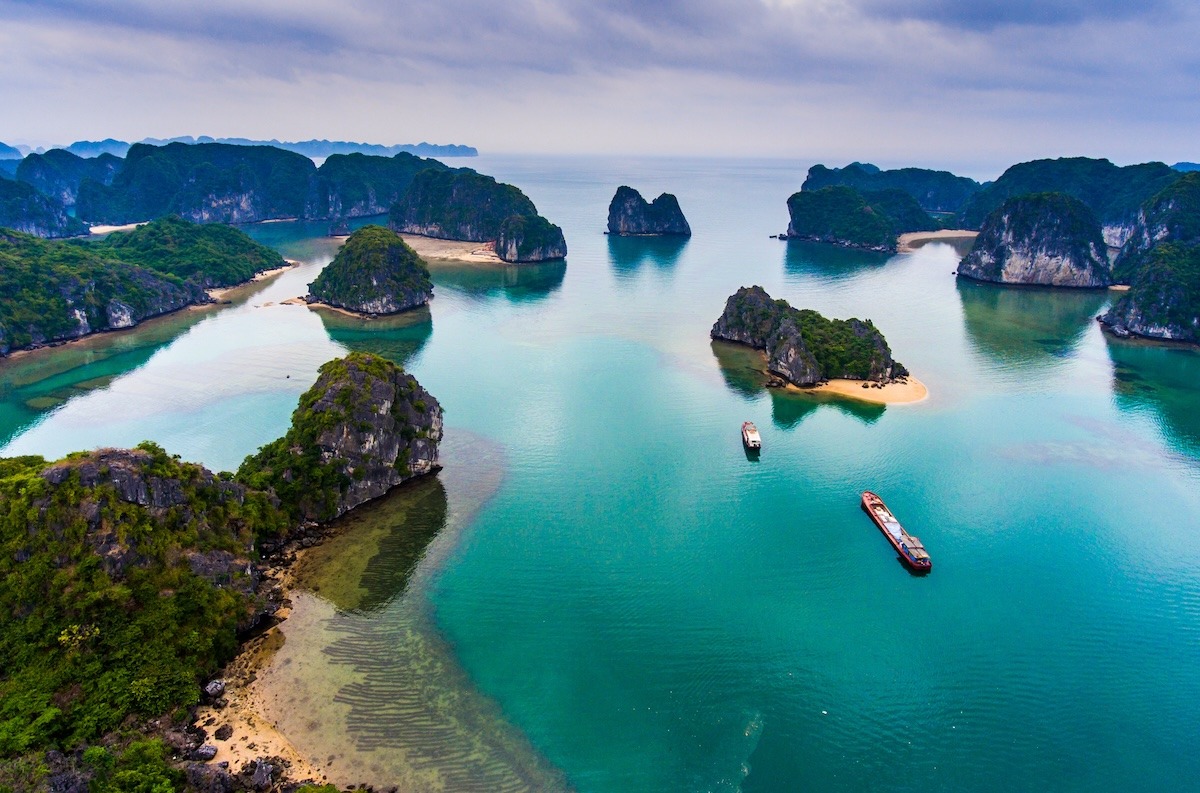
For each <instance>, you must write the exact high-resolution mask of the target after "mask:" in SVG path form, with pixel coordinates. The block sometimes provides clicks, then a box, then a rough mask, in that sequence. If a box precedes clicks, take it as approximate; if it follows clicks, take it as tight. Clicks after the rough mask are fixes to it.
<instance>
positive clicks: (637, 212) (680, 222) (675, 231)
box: [608, 185, 692, 237]
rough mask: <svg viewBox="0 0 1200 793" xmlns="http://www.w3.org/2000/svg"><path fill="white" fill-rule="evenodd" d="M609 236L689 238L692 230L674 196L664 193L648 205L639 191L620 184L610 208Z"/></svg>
mask: <svg viewBox="0 0 1200 793" xmlns="http://www.w3.org/2000/svg"><path fill="white" fill-rule="evenodd" d="M608 233H609V234H622V235H643V234H645V235H668V234H671V235H679V236H684V237H690V236H691V234H692V228H691V226H689V225H688V222H687V218H685V217H684V216H683V210H682V209H680V208H679V201H678V200H677V199H676V198H675V196H673V195H671V194H670V193H663V194H661V195H659V197H658V198H656V199H654V200H653V201H652V202H649V203H647V202H646V199H644V198H642V194H641V193H639V192H638V191H637V190H635V189H633V188H632V187H628V186H626V185H621V186H620V187H618V188H617V192H616V194H615V195H613V198H612V201H611V202H609V205H608Z"/></svg>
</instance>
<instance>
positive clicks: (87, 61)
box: [0, 0, 1200, 145]
mask: <svg viewBox="0 0 1200 793" xmlns="http://www.w3.org/2000/svg"><path fill="white" fill-rule="evenodd" d="M6 34H7V35H6ZM1197 34H1200V11H1198V10H1197V9H1195V8H1192V7H1191V6H1190V5H1180V4H1178V3H1177V2H1175V0H1148V2H1146V3H1142V4H1134V3H1128V2H1117V0H1095V2H1090V3H1089V2H1082V1H1081V0H1043V1H1042V2H1034V1H1033V0H1011V2H1000V0H982V2H976V3H966V2H954V0H692V1H691V2H687V1H685V0H662V2H644V0H590V1H589V0H510V1H509V2H506V3H503V4H500V3H495V2H490V1H489V0H441V1H440V2H439V1H438V0H415V1H413V2H406V3H403V4H395V3H388V2H383V0H264V1H263V2H246V0H209V2H206V3H204V4H203V5H199V4H192V3H175V2H163V1H161V0H160V1H159V2H151V0H92V2H87V3H84V2H82V0H47V1H46V2H31V1H20V0H0V50H3V52H2V53H0V68H2V69H4V70H5V71H4V72H0V79H3V80H4V81H5V82H6V84H8V85H14V84H16V83H20V84H21V85H22V86H24V87H26V88H23V90H26V91H27V94H26V95H27V96H28V97H30V98H29V99H27V100H25V101H26V105H25V106H23V108H22V109H23V110H24V111H25V112H26V113H36V112H38V109H37V107H35V106H32V103H35V102H36V101H37V100H36V97H37V96H39V95H45V96H51V95H54V92H55V91H59V95H58V96H59V99H60V100H61V99H62V97H61V93H62V91H64V90H65V89H62V88H61V86H62V85H64V84H67V83H68V82H69V81H70V80H71V79H74V77H73V76H74V75H75V74H77V73H79V72H81V71H85V72H94V73H99V74H103V75H104V77H105V79H106V80H112V81H117V82H121V83H122V84H124V85H131V86H137V85H150V84H153V85H155V86H156V87H157V90H164V91H165V90H170V89H169V88H166V87H165V86H170V85H172V84H174V85H177V86H178V89H177V90H180V91H183V92H188V93H195V94H196V95H197V96H198V97H200V98H203V97H204V96H205V95H208V96H211V98H212V99H213V101H214V102H218V101H219V103H220V106H222V107H226V106H230V105H231V104H235V103H236V102H239V101H240V102H242V103H244V106H245V111H244V112H245V114H246V116H247V117H248V118H250V117H253V116H254V114H255V113H256V112H260V110H259V108H260V107H262V106H263V102H262V96H261V92H263V91H266V90H277V91H278V90H282V87H283V86H284V85H286V86H290V87H291V88H289V90H292V89H294V90H295V91H297V92H299V93H301V94H302V93H303V92H304V90H307V88H308V87H309V86H313V85H318V84H321V85H333V84H337V85H339V86H341V87H340V88H339V89H338V90H340V91H344V92H349V94H350V95H352V96H362V97H364V99H366V100H367V101H371V100H374V99H375V98H377V97H383V96H385V95H386V96H392V95H394V96H404V97H425V98H426V100H428V99H429V98H430V97H434V96H436V97H437V100H438V104H439V106H441V107H445V106H448V105H449V104H452V103H454V102H458V103H459V104H460V105H461V106H463V107H467V106H470V105H472V104H476V105H477V104H479V103H480V101H481V97H484V98H486V100H487V101H488V102H489V103H491V104H494V105H496V106H499V107H515V106H518V105H520V104H522V103H525V104H530V103H534V102H555V101H559V102H562V103H564V104H569V105H570V106H571V107H572V108H574V109H575V112H577V113H586V112H587V110H588V107H589V101H588V98H589V97H591V96H595V97H601V96H603V97H605V99H604V101H607V102H611V103H618V102H619V101H620V97H622V96H634V95H637V96H639V97H642V101H643V104H642V105H641V106H640V109H639V110H636V111H635V110H633V109H627V110H626V112H629V113H631V114H633V113H635V112H640V113H642V114H643V118H644V119H645V118H653V124H654V125H657V126H658V127H661V126H663V125H666V124H669V123H670V118H671V113H670V112H661V111H659V110H656V109H653V108H652V105H653V100H652V99H647V98H646V97H653V96H655V95H657V96H658V97H659V98H660V99H659V101H660V102H661V103H663V104H665V105H667V106H671V105H672V104H673V103H676V102H681V101H682V100H680V99H679V98H678V97H682V96H690V97H693V101H694V102H696V103H699V102H700V101H701V100H704V101H707V102H708V107H707V108H706V110H707V113H708V115H709V116H711V115H713V114H716V113H725V112H729V111H727V110H726V108H732V107H739V108H754V111H755V112H756V113H757V114H758V115H757V116H756V118H757V119H758V120H756V122H755V123H768V122H767V121H766V120H762V119H764V118H765V116H764V114H763V113H762V108H772V107H777V106H779V105H780V104H781V103H788V102H794V103H796V106H797V107H801V106H803V107H811V108H812V109H813V113H814V114H815V115H814V116H813V117H814V118H815V119H817V120H819V119H820V114H821V113H823V112H824V113H827V114H828V116H829V117H830V118H833V117H834V114H835V111H836V110H837V108H841V109H842V110H843V111H844V112H843V117H844V118H847V119H850V118H853V119H863V120H864V123H873V124H874V127H875V128H877V129H878V130H880V132H879V133H878V134H882V135H886V134H889V133H888V130H889V129H890V123H889V120H890V119H889V113H890V112H891V110H890V108H895V107H899V106H903V107H905V108H916V109H917V110H919V111H920V113H925V114H928V119H927V122H926V123H928V124H929V125H930V127H931V128H938V129H948V128H950V127H951V126H952V125H951V120H953V121H954V122H955V123H959V121H960V119H961V118H963V117H965V118H966V119H975V120H977V122H978V123H977V125H976V127H977V128H987V126H988V125H989V124H994V120H995V119H998V118H1008V119H1014V118H1016V119H1037V120H1053V121H1054V124H1055V125H1056V126H1055V129H1056V130H1057V129H1059V128H1060V127H1061V128H1065V129H1069V128H1070V127H1071V125H1072V124H1076V125H1080V124H1087V123H1092V124H1095V123H1103V124H1109V123H1111V120H1110V119H1108V118H1106V116H1109V117H1111V116H1120V115H1121V114H1122V113H1128V112H1136V113H1138V114H1139V116H1141V117H1142V118H1144V119H1153V120H1155V122H1156V123H1160V124H1165V125H1168V126H1169V125H1174V126H1175V127H1179V126H1180V125H1182V124H1185V123H1190V122H1191V121H1193V120H1194V118H1193V117H1194V116H1195V111H1190V110H1188V108H1191V107H1197V106H1200V103H1198V102H1197V99H1198V98H1200V97H1198V96H1197V87H1196V86H1197V81H1196V75H1197V69H1198V68H1200V66H1198V57H1200V56H1198V55H1197V51H1196V48H1195V45H1194V42H1195V41H1196V39H1197ZM151 71H152V72H153V73H152V74H150V73H147V72H151ZM272 85H273V86H274V87H272ZM135 99H136V97H134V98H130V99H129V100H128V101H130V102H133V101H134V100H135ZM47 101H50V100H47ZM145 101H151V100H150V99H149V98H147V99H146V100H145ZM598 101H599V100H597V102H598ZM597 102H592V103H590V104H591V105H596V104H597ZM608 107H610V108H612V107H616V111H615V112H621V108H620V107H619V106H618V105H616V104H613V105H610V106H608ZM824 108H828V110H824ZM685 110H687V108H680V113H681V114H682V113H683V112H684V111H685ZM364 112H365V111H364ZM375 112H382V111H379V110H376V111H375ZM392 112H397V113H398V112H400V111H399V110H394V111H392ZM596 112H599V111H596ZM690 112H691V113H692V119H693V120H692V123H691V126H689V127H688V129H687V134H703V130H699V131H697V130H696V127H695V123H694V120H695V118H697V117H700V118H703V116H704V113H703V112H702V111H701V110H699V109H692V110H690ZM798 112H799V111H797V113H798ZM775 115H777V116H778V117H779V120H776V121H773V122H770V123H777V124H780V125H781V126H780V129H779V130H778V132H776V133H775V134H776V135H777V136H778V138H779V139H780V141H781V145H784V144H783V143H782V142H783V141H786V139H787V136H789V135H794V134H795V133H794V129H793V127H794V123H795V115H796V114H794V113H793V114H786V115H785V114H782V113H780V114H775ZM918 115H919V114H918ZM784 118H786V122H785V121H784V120H783V119H784ZM870 119H875V121H874V122H871V121H870ZM605 120H606V121H607V119H605ZM264 123H265V122H264ZM643 123H646V124H650V122H649V121H644V122H643ZM920 123H921V120H920V118H919V117H917V118H915V119H914V120H912V121H911V122H909V127H910V128H916V127H917V126H918V125H919V124H920ZM1045 123H1050V122H1049V121H1046V122H1045ZM552 126H553V125H551V126H550V127H547V133H546V134H552ZM720 126H721V128H722V129H725V128H729V127H731V126H732V125H731V124H730V123H729V121H728V119H722V121H721V124H720ZM181 131H187V130H181ZM193 131H195V130H193ZM285 132H286V131H285V130H280V131H278V134H279V135H285ZM5 134H6V133H5V132H4V131H3V130H0V139H2V138H3V136H4V135H5ZM273 134H274V133H273ZM1055 134H1062V133H1061V132H1056V133H1055ZM469 142H477V141H475V140H472V141H469Z"/></svg>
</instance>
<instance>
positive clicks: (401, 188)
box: [317, 152, 449, 218]
mask: <svg viewBox="0 0 1200 793" xmlns="http://www.w3.org/2000/svg"><path fill="white" fill-rule="evenodd" d="M428 169H432V170H435V171H445V170H449V166H447V165H444V164H442V163H440V162H438V161H437V160H425V159H422V158H420V157H417V156H415V155H412V154H409V153H408V152H400V153H399V154H397V155H395V156H394V157H375V156H369V155H366V154H332V155H330V156H329V158H328V159H326V160H325V162H323V163H321V167H320V168H318V169H317V179H318V192H319V199H320V200H321V202H322V203H324V204H325V207H326V208H325V210H324V213H323V215H324V216H326V217H330V218H355V217H370V216H372V215H382V214H385V213H386V212H387V211H388V210H389V209H390V208H391V207H392V205H393V204H394V203H396V201H398V200H399V199H400V197H401V196H403V195H404V193H405V191H406V190H408V186H409V185H410V184H412V180H413V177H415V176H416V175H417V174H418V173H420V172H421V171H424V170H428Z"/></svg>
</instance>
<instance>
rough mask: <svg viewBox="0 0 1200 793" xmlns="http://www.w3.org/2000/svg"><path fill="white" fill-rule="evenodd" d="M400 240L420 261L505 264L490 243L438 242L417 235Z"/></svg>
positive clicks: (403, 235)
mask: <svg viewBox="0 0 1200 793" xmlns="http://www.w3.org/2000/svg"><path fill="white" fill-rule="evenodd" d="M400 239H402V240H404V241H405V242H406V243H408V246H409V247H410V248H412V249H413V250H414V251H416V252H417V255H418V256H420V257H421V258H422V259H442V260H445V261H453V262H473V263H476V264H505V261H504V260H503V259H501V258H500V257H499V256H497V255H496V245H495V243H492V242H462V241H460V240H440V239H435V238H434V237H422V236H420V235H418V234H401V235H400Z"/></svg>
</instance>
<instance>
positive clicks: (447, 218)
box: [389, 168, 537, 242]
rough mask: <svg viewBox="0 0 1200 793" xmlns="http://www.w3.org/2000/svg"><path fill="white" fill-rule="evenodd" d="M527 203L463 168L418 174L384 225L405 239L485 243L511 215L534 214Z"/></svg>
mask: <svg viewBox="0 0 1200 793" xmlns="http://www.w3.org/2000/svg"><path fill="white" fill-rule="evenodd" d="M536 214H537V208H536V207H535V206H534V205H533V202H532V201H530V200H529V198H528V197H527V196H526V195H525V194H524V193H522V192H521V190H520V189H519V188H517V187H515V186H513V185H510V184H504V183H503V182H497V181H496V180H495V179H493V178H492V177H490V176H484V175H483V174H480V173H476V172H475V171H472V170H470V169H467V168H460V169H456V170H447V171H438V170H425V171H421V172H420V173H418V174H417V175H416V176H415V177H414V178H413V180H412V184H411V185H409V188H408V190H407V191H406V192H405V194H404V196H403V197H402V198H401V199H400V200H399V201H398V202H396V204H395V206H393V207H392V209H391V213H390V217H389V225H390V226H391V228H393V229H394V230H396V231H399V232H402V233H405V234H421V235H423V236H426V237H437V238H439V239H450V240H468V241H471V242H491V241H492V240H495V239H496V238H497V237H499V236H500V229H501V227H502V226H503V225H504V221H506V220H508V219H509V218H510V217H512V216H514V215H536Z"/></svg>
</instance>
